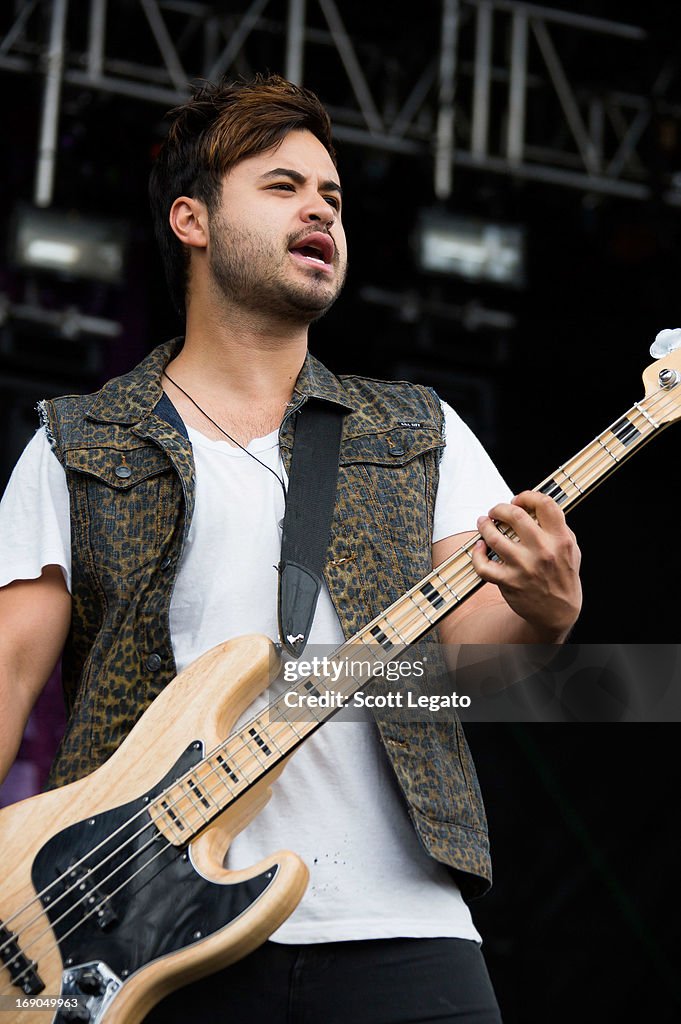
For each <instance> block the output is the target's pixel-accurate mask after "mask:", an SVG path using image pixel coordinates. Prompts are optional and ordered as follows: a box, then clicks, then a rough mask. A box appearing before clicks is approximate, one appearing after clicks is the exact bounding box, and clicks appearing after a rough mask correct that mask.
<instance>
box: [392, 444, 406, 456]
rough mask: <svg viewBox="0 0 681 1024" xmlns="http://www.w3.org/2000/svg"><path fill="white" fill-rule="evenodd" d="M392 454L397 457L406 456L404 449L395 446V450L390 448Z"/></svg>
mask: <svg viewBox="0 0 681 1024" xmlns="http://www.w3.org/2000/svg"><path fill="white" fill-rule="evenodd" d="M390 454H391V455H395V456H398V455H404V448H401V447H400V446H399V445H395V446H394V447H393V448H390Z"/></svg>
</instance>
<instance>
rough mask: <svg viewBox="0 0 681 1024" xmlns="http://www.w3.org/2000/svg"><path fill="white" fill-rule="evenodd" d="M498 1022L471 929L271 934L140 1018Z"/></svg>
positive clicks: (148, 1022)
mask: <svg viewBox="0 0 681 1024" xmlns="http://www.w3.org/2000/svg"><path fill="white" fill-rule="evenodd" d="M431 1022H432V1024H435V1022H437V1024H501V1016H500V1013H499V1008H498V1006H497V1001H496V998H495V996H494V991H493V989H492V985H491V982H490V980H489V975H488V973H487V968H486V966H485V961H484V960H483V957H482V953H481V952H480V947H479V946H478V945H477V944H476V943H474V942H469V941H467V940H466V939H371V940H367V941H362V942H326V943H311V944H309V945H302V946H289V945H283V944H281V943H278V942H266V943H265V944H264V945H263V946H261V947H260V948H259V949H257V950H256V951H255V952H254V953H251V954H250V956H247V957H245V958H244V959H243V960H240V961H239V962H238V963H236V964H233V965H232V966H231V967H228V968H226V969H225V970H223V971H220V972H219V973H218V974H215V975H213V976H212V977H210V978H206V979H205V980H204V981H198V982H195V983H193V984H192V985H189V986H187V987H186V988H183V989H181V990H179V991H178V992H175V993H173V994H172V995H170V996H168V997H167V998H166V999H164V1000H163V1001H162V1002H161V1003H159V1004H158V1006H156V1007H155V1009H154V1010H153V1011H152V1012H151V1013H150V1014H149V1015H148V1016H147V1017H146V1018H145V1022H144V1024H431Z"/></svg>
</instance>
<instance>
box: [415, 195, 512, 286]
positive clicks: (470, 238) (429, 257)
mask: <svg viewBox="0 0 681 1024" xmlns="http://www.w3.org/2000/svg"><path fill="white" fill-rule="evenodd" d="M416 249H417V256H418V262H419V266H420V268H421V270H424V271H426V272H427V273H434V274H449V275H451V276H455V277H464V278H467V279H468V280H469V281H491V282H494V283H496V284H503V285H510V286H512V287H514V288H520V287H522V286H523V285H524V283H525V231H524V228H522V227H520V226H519V225H513V224H498V223H492V222H490V221H484V220H480V219H478V218H474V217H460V216H456V215H454V214H447V213H443V212H441V211H437V210H424V211H423V212H422V213H421V215H420V217H419V221H418V225H417V231H416Z"/></svg>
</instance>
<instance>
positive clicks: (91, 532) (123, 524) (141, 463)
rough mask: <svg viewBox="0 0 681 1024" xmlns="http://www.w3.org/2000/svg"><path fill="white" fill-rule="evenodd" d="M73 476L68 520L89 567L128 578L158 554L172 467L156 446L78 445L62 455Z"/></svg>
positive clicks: (165, 526)
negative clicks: (72, 504) (76, 531)
mask: <svg viewBox="0 0 681 1024" xmlns="http://www.w3.org/2000/svg"><path fill="white" fill-rule="evenodd" d="M65 462H66V469H67V472H69V473H72V474H74V482H75V487H74V488H73V490H72V500H75V501H76V502H77V503H78V504H79V506H80V507H79V508H78V509H77V510H74V516H73V518H76V519H77V521H78V522H79V523H80V529H81V533H80V537H79V538H77V539H79V540H80V542H81V543H84V544H85V545H86V547H87V551H88V556H89V561H90V565H91V566H93V567H94V566H96V567H97V570H98V575H99V570H104V572H105V573H110V574H112V575H113V576H116V577H124V578H127V577H130V576H133V575H134V574H136V573H137V572H138V570H140V569H141V568H143V567H144V566H145V565H147V564H148V563H149V562H151V561H153V560H154V559H155V558H157V557H158V555H159V551H160V547H161V543H162V541H163V539H164V537H166V536H167V534H168V529H169V523H168V522H167V517H168V514H169V510H170V508H171V504H170V499H171V497H172V469H171V464H170V461H169V459H168V458H167V456H166V455H165V453H164V452H162V451H161V450H160V449H159V448H156V447H149V446H146V447H140V448H125V449H116V448H81V449H77V450H73V451H70V452H68V453H67V454H66V458H65Z"/></svg>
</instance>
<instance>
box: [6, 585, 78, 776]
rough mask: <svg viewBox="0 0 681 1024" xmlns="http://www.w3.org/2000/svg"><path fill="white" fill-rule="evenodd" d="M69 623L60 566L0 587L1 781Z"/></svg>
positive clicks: (10, 762)
mask: <svg viewBox="0 0 681 1024" xmlns="http://www.w3.org/2000/svg"><path fill="white" fill-rule="evenodd" d="M70 622H71V595H70V594H69V592H68V589H67V587H66V583H65V582H64V576H63V574H62V571H61V569H60V568H59V567H58V566H56V565H48V566H46V567H45V568H44V569H43V572H42V575H41V576H40V578H39V579H35V580H15V581H14V582H13V583H10V584H8V586H6V587H0V782H1V781H2V780H3V779H4V778H5V776H6V775H7V773H8V771H9V769H10V768H11V766H12V764H13V762H14V759H15V757H16V755H17V751H18V749H19V744H20V743H21V737H22V736H23V734H24V729H25V728H26V722H27V721H28V716H29V715H30V713H31V709H32V707H33V705H34V704H35V702H36V700H37V698H38V696H39V694H40V692H41V691H42V689H43V687H44V686H45V684H46V683H47V680H48V679H49V677H50V675H51V673H52V669H53V668H54V666H55V664H56V662H57V659H58V658H59V656H60V654H61V652H62V648H63V646H64V642H65V640H66V637H67V634H68V631H69V624H70Z"/></svg>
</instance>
